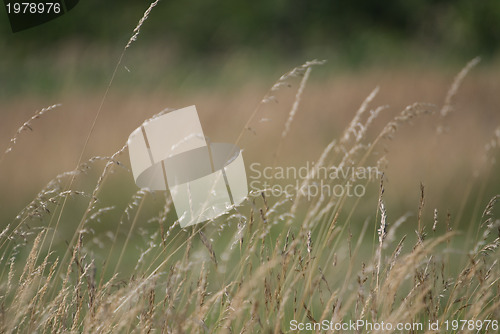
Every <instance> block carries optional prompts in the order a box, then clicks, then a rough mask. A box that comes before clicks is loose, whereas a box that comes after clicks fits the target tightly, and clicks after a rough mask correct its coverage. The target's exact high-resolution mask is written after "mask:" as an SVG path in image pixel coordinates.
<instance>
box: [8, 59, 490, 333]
mask: <svg viewBox="0 0 500 334" xmlns="http://www.w3.org/2000/svg"><path fill="white" fill-rule="evenodd" d="M310 65H312V64H306V65H305V66H303V67H299V68H297V69H295V70H294V71H292V74H293V75H292V76H291V77H285V78H282V79H280V80H279V81H278V83H279V82H287V83H289V84H291V85H292V87H298V88H299V91H303V90H304V88H305V87H306V81H305V80H303V79H301V77H302V76H303V75H304V74H306V75H309V74H310V71H311V68H312V67H310ZM317 69H318V68H314V70H317ZM314 70H313V72H314ZM297 77H298V78H297ZM305 79H306V80H307V76H306V77H305ZM301 80H302V82H301ZM279 86H281V85H279ZM285 86H286V85H285ZM314 87H315V86H313V89H312V91H314ZM452 87H453V86H452ZM307 88H309V89H311V87H307ZM282 89H288V88H282V87H279V88H278V89H276V90H273V89H271V90H270V91H269V92H268V93H267V94H266V95H265V98H264V99H263V100H262V101H261V103H255V104H256V105H257V109H256V110H255V111H254V112H252V113H250V114H251V115H250V117H249V118H247V120H248V121H247V122H246V124H243V126H241V127H240V128H242V129H243V130H241V131H240V136H237V137H236V138H237V139H236V140H235V141H237V142H239V144H240V145H246V144H245V143H247V142H251V141H253V140H254V138H259V137H262V136H264V137H265V133H266V131H267V129H265V128H262V129H261V128H258V126H259V123H262V122H259V120H260V119H261V117H263V116H262V114H263V113H264V114H265V113H267V115H269V113H270V111H271V110H272V109H273V108H276V104H275V103H274V102H273V101H274V98H271V96H276V99H277V100H279V102H280V103H279V104H285V105H287V106H288V111H287V112H282V115H278V116H280V117H276V119H275V120H273V122H274V125H273V132H274V133H276V132H277V133H278V135H277V137H278V138H280V137H281V138H282V139H283V142H280V141H279V140H278V141H276V140H275V141H274V143H275V144H274V145H270V143H269V145H268V147H271V146H273V147H274V148H273V149H272V150H274V151H272V153H274V155H273V154H271V159H275V160H276V159H278V157H282V155H284V154H286V153H283V152H284V149H285V147H286V145H287V144H288V141H287V140H288V138H289V137H293V136H294V135H295V136H297V134H296V133H294V131H293V129H295V127H296V126H297V125H299V124H300V125H302V127H306V126H311V125H306V124H307V123H306V121H305V120H304V119H303V120H302V121H299V119H300V116H301V113H300V112H298V111H299V110H300V108H303V107H300V106H299V105H298V103H299V102H300V103H305V102H306V99H307V97H306V96H307V94H304V93H302V94H304V95H301V94H296V93H295V92H293V93H292V94H291V96H292V98H291V101H292V102H293V103H291V104H290V103H288V104H287V103H286V101H287V97H286V92H285V95H284V96H280V95H279V94H280V93H281V90H282ZM376 94H377V90H375V91H373V93H372V94H371V95H369V96H368V98H367V99H366V100H365V103H363V104H362V105H361V107H360V108H359V109H358V111H357V112H356V113H355V114H354V117H353V121H352V122H350V123H349V122H347V123H345V124H347V127H346V128H345V130H344V131H342V132H340V131H338V132H336V133H332V134H331V136H330V138H331V139H333V140H332V141H331V142H330V144H328V145H326V148H325V149H324V150H323V152H320V154H318V157H317V158H316V159H315V161H316V165H317V166H339V165H346V166H347V165H349V166H364V165H366V164H368V163H377V164H378V165H379V166H380V168H381V170H383V171H384V173H385V174H383V175H384V176H381V179H380V185H379V186H377V185H368V186H369V187H371V189H372V190H374V191H372V192H371V193H369V194H368V195H367V196H366V197H363V198H349V197H347V196H344V197H340V198H339V197H316V198H313V199H312V200H307V199H306V198H304V196H300V195H298V196H295V197H281V198H268V197H266V196H264V195H261V194H259V193H256V194H255V193H254V195H253V196H250V197H249V198H248V200H247V201H246V202H245V203H244V205H242V206H241V207H239V208H238V209H237V210H236V211H234V212H231V213H230V214H228V215H225V216H223V217H220V218H217V219H216V220H215V221H210V222H207V223H204V224H202V225H197V226H194V227H191V228H188V229H184V230H182V229H180V228H179V227H178V225H177V223H176V221H175V215H174V214H173V212H172V211H173V210H172V203H171V201H170V200H168V198H165V196H164V195H162V194H158V193H156V194H155V193H151V192H149V191H147V190H139V191H137V192H136V193H133V191H132V195H131V197H130V200H129V201H128V204H126V203H123V198H122V197H117V196H116V195H114V196H111V195H109V193H111V194H113V192H116V191H120V192H123V191H125V192H128V191H130V189H133V188H132V187H126V186H124V185H123V184H122V185H120V183H123V182H129V183H130V181H124V180H127V178H130V177H129V176H128V171H127V168H126V167H125V166H126V165H127V164H126V163H122V162H120V161H123V160H126V155H125V154H123V153H124V152H125V151H126V146H125V147H123V148H122V149H120V150H118V151H117V152H116V153H115V154H113V155H110V156H109V157H99V156H96V157H93V158H90V160H88V161H87V162H85V163H83V164H81V165H80V166H79V167H78V168H77V169H75V170H73V171H72V172H69V173H65V174H62V175H60V176H58V177H57V178H56V179H54V180H53V181H52V182H50V183H49V184H48V185H47V186H46V187H45V188H44V189H43V190H42V191H41V192H40V193H39V194H38V195H37V196H36V198H35V199H34V200H33V201H32V202H31V203H30V204H29V205H28V206H26V208H25V209H23V210H22V211H21V212H20V213H19V215H18V217H17V218H16V219H14V220H13V221H11V223H10V224H9V225H8V226H6V227H5V229H4V230H3V232H2V233H1V236H0V238H1V239H0V248H1V250H2V256H1V261H2V263H3V268H4V269H3V271H2V274H1V276H0V282H1V285H0V287H1V305H2V308H1V316H0V326H1V328H2V332H6V333H13V332H40V333H52V332H85V333H95V332H98V333H122V332H133V333H135V332H138V333H139V332H141V333H142V332H145V333H149V332H165V333H193V332H194V333H198V332H199V333H205V332H216V333H219V332H221V333H225V332H228V333H235V332H238V333H239V332H248V333H254V332H276V333H280V332H285V333H286V332H291V331H292V330H293V327H292V326H291V323H290V321H291V320H296V321H298V322H301V323H309V324H310V325H312V326H313V325H314V324H324V322H323V321H328V322H330V321H332V322H333V323H340V322H348V321H349V320H351V321H357V320H365V321H368V322H371V323H381V322H382V321H383V322H384V323H392V324H396V323H407V324H410V323H422V324H423V325H424V326H427V324H428V322H429V321H430V322H434V321H440V323H441V324H443V323H444V322H445V321H446V320H448V321H451V320H463V319H466V320H474V321H476V320H498V319H499V318H500V314H499V311H498V310H499V309H500V295H499V288H500V281H499V279H498V277H500V267H499V264H498V262H497V259H498V246H499V244H500V241H499V240H500V239H499V238H500V220H499V219H498V218H497V217H498V216H496V215H495V212H496V211H498V210H497V208H496V201H497V199H498V197H493V198H492V199H491V200H490V201H489V198H487V197H486V195H487V194H488V191H491V190H492V189H490V188H488V187H479V188H474V187H475V185H473V187H472V188H471V190H470V193H469V194H467V196H463V197H462V199H464V201H466V202H465V203H464V202H462V203H459V204H458V209H459V210H460V209H463V210H469V208H470V207H469V206H468V203H467V201H477V203H479V204H480V206H481V207H482V208H484V209H480V210H479V211H477V210H476V211H477V212H473V213H472V214H471V215H470V216H468V217H469V218H470V224H471V225H470V226H471V229H470V231H469V233H467V235H466V236H465V237H464V236H463V235H461V234H460V228H461V227H463V226H462V225H460V224H459V223H458V219H460V217H457V215H458V213H457V212H455V210H453V209H449V208H447V207H441V206H439V205H440V204H439V203H435V202H433V201H432V200H429V197H428V193H429V192H431V193H432V191H438V190H439V189H438V186H441V185H443V183H440V184H436V185H435V184H433V183H429V182H426V184H427V186H425V187H424V186H423V185H421V189H420V191H419V190H418V187H414V189H413V191H412V193H414V194H415V196H413V194H409V193H408V190H407V189H405V187H410V186H409V184H411V182H416V181H415V180H411V182H409V183H408V184H405V185H401V187H398V185H396V186H394V185H392V186H391V190H388V189H389V188H388V187H387V184H390V183H391V182H393V181H392V180H391V177H392V174H391V170H390V168H385V169H382V168H384V166H386V163H387V162H386V158H387V157H388V156H390V155H389V154H390V151H391V150H392V149H393V148H394V147H397V145H398V142H399V141H402V142H403V143H399V145H403V144H404V145H406V146H405V148H406V150H411V152H413V153H414V154H415V152H418V150H419V149H426V147H425V145H428V143H429V141H428V140H427V141H423V142H422V141H420V140H418V141H414V140H410V139H406V142H405V139H404V137H405V136H404V135H402V134H401V131H409V130H408V129H409V125H408V123H411V122H415V123H416V122H419V121H420V118H421V117H424V118H425V117H429V118H431V117H434V120H433V122H432V123H431V127H430V128H431V129H430V130H428V131H426V132H425V134H426V135H429V136H430V135H431V134H433V133H435V132H436V131H437V130H438V128H437V126H443V127H444V126H449V124H450V123H448V122H447V120H446V119H441V118H440V117H443V116H450V115H441V116H440V114H439V110H451V106H452V105H451V104H450V103H451V99H445V98H443V101H445V104H444V107H443V108H440V107H439V105H438V106H434V105H430V104H426V103H415V104H411V105H409V106H408V107H405V108H403V109H402V112H401V113H399V114H397V115H396V116H394V117H393V119H392V120H390V121H388V122H386V125H385V126H382V127H379V129H378V133H377V132H376V131H373V130H372V128H373V127H377V124H379V123H378V122H377V120H379V118H378V117H379V116H380V115H381V113H382V112H384V111H385V110H386V108H376V107H372V104H373V103H374V101H375V100H376V99H377V97H376ZM457 97H460V95H457ZM299 99H303V100H300V101H299ZM269 101H271V102H269ZM283 101H285V103H283ZM447 103H448V104H447ZM301 106H302V104H301ZM61 108H62V107H61ZM280 108H281V106H280ZM284 108H285V107H284ZM277 110H278V111H276V112H275V113H276V114H277V113H278V112H279V110H280V109H279V108H278V109H277ZM285 110H286V108H285ZM370 110H372V111H371V112H370ZM55 112H56V110H54V111H53V113H55ZM436 114H437V115H436ZM36 115H37V114H36ZM271 115H273V114H271ZM302 115H303V113H302ZM45 116H49V115H45ZM45 116H44V117H45ZM309 116H310V115H309ZM50 117H54V118H55V116H54V115H53V114H52V115H50ZM137 117H138V116H137ZM436 117H437V119H436ZM47 118H48V117H47ZM138 118H139V119H140V117H138ZM279 119H281V120H282V121H281V131H278V130H277V124H280V121H279ZM340 119H342V118H340ZM40 121H41V120H40ZM114 124H116V125H117V129H118V128H119V126H120V127H122V128H123V129H121V131H124V132H125V131H129V129H128V128H129V125H128V123H127V125H126V126H123V124H120V122H114ZM451 124H456V123H454V122H451ZM226 125H227V124H226ZM34 126H35V125H33V124H31V123H30V124H29V127H34ZM42 126H43V125H42ZM215 126H216V125H214V124H211V125H210V126H209V128H212V127H215ZM294 126H295V127H294ZM24 127H26V124H24V125H23V126H22V127H21V129H23V128H24ZM108 129H109V125H108ZM108 131H109V130H108ZM117 131H118V130H117ZM260 131H262V133H264V134H261V133H260ZM448 131H452V130H448ZM207 132H209V131H207ZM334 132H335V131H334ZM283 134H285V135H283ZM406 135H408V133H406ZM18 136H22V132H20V134H19V133H18V134H16V137H15V138H16V141H17V140H18V139H19V138H17V137H18ZM439 136H442V135H437V137H435V138H440V137H439ZM489 136H490V139H489V140H485V141H484V144H488V146H487V149H486V150H485V151H483V152H482V154H483V157H484V158H485V159H484V160H483V161H482V162H481V164H480V166H479V167H478V169H477V170H478V173H480V175H477V177H476V179H477V180H478V182H486V184H487V183H488V182H490V183H492V185H493V187H494V186H495V185H497V184H498V179H497V178H496V175H495V174H494V173H493V171H494V168H495V164H494V161H493V160H492V159H493V158H494V157H495V156H497V155H498V152H497V149H498V147H499V144H500V136H499V130H498V128H497V130H496V132H494V131H492V132H491V133H490V134H489ZM26 137H29V136H28V135H26ZM96 137H97V138H99V139H101V140H104V139H111V138H110V137H109V135H106V134H99V129H97V128H96ZM238 138H240V139H241V140H239V139H238ZM247 138H250V139H247ZM309 138H311V145H312V144H313V143H314V141H313V140H314V139H313V135H312V133H311V134H309ZM401 138H403V139H401ZM80 139H81V138H80ZM122 139H123V138H122ZM245 140H247V141H245ZM265 140H266V141H269V140H270V139H268V138H265ZM300 140H301V141H304V139H303V137H302V138H301V139H300ZM76 141H77V140H76V139H75V142H76ZM117 141H118V140H117ZM123 141H124V140H122V142H123ZM118 142H119V141H118ZM67 143H69V144H68V145H72V144H70V143H71V141H68V142H67ZM271 143H272V142H271ZM460 143H462V142H460ZM18 144H19V146H21V145H22V144H21V143H18ZM314 144H316V143H314ZM110 145H111V144H110ZM260 145H262V144H260ZM457 145H458V144H457ZM19 146H16V147H13V150H12V152H9V153H8V155H6V156H5V158H4V159H5V160H6V161H8V159H10V158H12V157H13V156H14V152H16V150H17V149H21V150H22V149H23V148H24V147H19ZM74 146H75V147H78V145H76V143H75V144H74ZM120 146H121V145H117V146H116V147H120ZM422 146H423V147H422ZM91 147H93V146H91ZM324 147H325V145H324ZM482 147H484V145H482V146H481V147H479V148H478V149H480V148H482ZM9 148H10V146H9ZM101 149H102V148H101ZM251 149H252V146H249V148H247V150H246V151H245V154H247V153H249V152H250V151H251ZM304 149H307V150H310V148H304ZM279 150H283V151H279ZM264 151H265V150H263V149H261V150H259V152H257V153H254V154H255V156H259V155H260V154H261V152H262V154H265V153H266V152H264ZM301 154H303V155H304V156H307V153H305V152H301ZM311 154H312V153H311ZM247 156H248V158H247V159H248V160H250V161H252V160H251V159H253V158H254V155H252V154H248V155H247ZM247 156H246V157H247ZM406 156H408V155H406ZM14 159H15V157H14ZM289 159H291V158H289ZM293 159H298V157H293ZM101 160H104V161H105V162H106V163H105V166H104V168H102V169H101V172H98V171H99V161H101ZM291 160H292V159H291ZM262 161H266V160H265V159H264V158H263V159H262ZM267 161H271V160H267ZM271 162H272V161H271ZM6 163H7V162H3V164H4V165H3V166H2V168H5V164H6ZM391 163H392V162H389V166H390V165H391ZM442 168H443V169H442V170H441V171H440V172H441V173H443V172H449V173H454V172H457V170H456V169H454V168H453V164H452V163H450V165H444V166H443V167H442ZM30 171H31V173H33V172H34V171H37V168H34V167H33V166H31V169H30ZM27 172H29V171H27ZM402 174H403V175H405V176H406V177H407V178H410V177H412V174H411V171H405V173H402ZM464 174H465V173H464V172H461V171H459V173H458V175H457V176H459V177H460V176H463V175H464ZM92 175H95V176H94V178H92ZM70 180H73V181H72V182H71V183H70ZM417 180H418V179H417ZM303 182H305V183H306V184H307V183H310V182H313V181H311V180H307V179H306V180H304V181H303ZM332 182H338V181H332ZM70 184H71V187H70V186H69V185H70ZM410 188H411V187H410ZM429 188H430V189H431V190H429ZM436 188H437V189H436ZM394 191H398V193H397V194H396V196H398V197H401V196H406V194H408V195H407V196H408V197H416V201H415V203H414V205H413V207H412V208H411V209H414V214H413V215H404V216H402V217H401V218H399V219H397V217H398V215H396V214H393V211H394V212H396V211H398V208H397V205H396V204H394V203H395V201H394V200H392V199H390V198H389V195H390V193H391V192H394ZM107 193H108V195H106V194H107ZM452 199H453V198H452ZM113 201H115V203H113ZM488 201H489V202H488ZM110 202H111V203H110ZM73 206H74V208H73ZM366 207H368V208H370V209H369V210H367V209H366ZM393 207H395V208H394V210H393V209H392V208H393ZM429 207H430V209H429V211H430V212H431V213H432V214H431V215H426V214H425V210H426V209H427V208H429ZM70 208H72V209H70ZM411 209H410V211H412V210H411ZM448 209H449V212H448V213H445V212H446V210H448ZM406 210H408V208H406ZM120 212H122V213H120ZM113 213H115V214H113ZM362 221H364V223H363V222H362ZM68 225H69V226H68ZM401 225H403V227H401ZM404 226H406V228H405V227H404ZM398 228H401V230H404V233H403V234H402V233H400V232H398V231H397V230H396V229H398ZM68 229H69V231H70V232H68ZM412 230H415V231H416V235H415V234H413V233H411V231H412ZM408 233H411V234H408ZM370 234H372V237H370ZM67 237H69V238H70V240H69V239H65V238H67ZM455 240H456V242H455ZM464 240H465V241H464ZM65 244H66V245H65ZM464 245H465V246H467V247H466V248H464V247H463V246H464ZM460 246H462V247H460ZM370 254H371V255H370ZM474 324H475V323H474ZM474 326H475V325H474ZM326 332H334V331H333V330H331V331H330V330H327V331H326ZM336 332H349V330H344V331H342V330H341V331H336ZM359 332H361V333H364V332H368V331H367V330H364V329H360V330H359ZM374 332H376V331H374ZM385 332H387V331H385ZM389 332H391V331H389ZM409 332H410V331H409ZM415 332H426V333H427V332H428V333H431V332H433V331H432V330H429V329H428V328H425V329H424V330H422V331H418V330H417V331H415ZM462 332H464V333H466V332H476V328H475V327H474V328H472V329H468V327H467V328H465V329H464V330H463V331H462ZM482 332H489V333H494V332H496V330H494V329H493V328H492V327H490V329H489V330H483V331H482Z"/></svg>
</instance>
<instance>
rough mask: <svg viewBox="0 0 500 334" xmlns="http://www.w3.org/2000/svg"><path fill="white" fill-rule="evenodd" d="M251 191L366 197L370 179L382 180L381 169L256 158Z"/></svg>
mask: <svg viewBox="0 0 500 334" xmlns="http://www.w3.org/2000/svg"><path fill="white" fill-rule="evenodd" d="M249 170H250V171H249V175H248V179H249V180H248V181H249V189H250V193H254V194H261V193H262V194H264V195H265V196H267V197H281V196H298V195H300V196H303V197H305V198H307V199H308V200H311V199H313V198H315V197H318V196H327V197H339V198H340V197H344V196H347V197H363V196H364V195H365V194H366V186H367V184H368V183H370V182H378V180H379V179H380V171H379V169H378V168H377V167H375V166H369V167H364V166H358V167H353V166H330V167H326V166H318V165H316V164H315V163H314V162H309V161H307V162H306V164H305V165H303V166H300V167H295V166H272V167H271V166H264V165H262V164H261V163H259V162H254V163H252V164H251V165H250V167H249Z"/></svg>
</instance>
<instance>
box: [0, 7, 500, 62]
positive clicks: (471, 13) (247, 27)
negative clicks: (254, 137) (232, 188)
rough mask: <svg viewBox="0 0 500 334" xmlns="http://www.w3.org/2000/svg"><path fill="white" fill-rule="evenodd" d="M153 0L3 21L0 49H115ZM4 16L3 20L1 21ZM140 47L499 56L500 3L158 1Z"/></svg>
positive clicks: (182, 51) (209, 52) (195, 52)
mask: <svg viewBox="0 0 500 334" xmlns="http://www.w3.org/2000/svg"><path fill="white" fill-rule="evenodd" d="M149 4H150V1H132V0H121V1H116V0H115V1H110V0H108V1H80V3H79V5H78V6H76V7H75V8H74V9H73V10H72V11H70V12H69V13H68V14H66V15H63V16H62V17H60V18H58V19H56V20H54V21H52V22H49V23H47V24H45V25H43V26H39V27H35V28H32V29H29V30H27V31H23V32H20V33H16V34H12V32H11V31H10V27H9V25H8V23H7V20H5V21H4V22H3V23H2V24H1V25H0V26H1V27H0V29H1V30H0V47H1V48H2V49H4V50H5V49H6V48H9V54H10V55H11V56H12V57H18V56H23V55H24V54H26V53H32V52H34V51H35V50H38V51H40V50H43V49H52V48H54V47H55V46H57V45H60V44H61V43H66V42H68V41H71V42H77V43H83V44H84V45H87V44H97V45H101V44H102V45H107V46H109V45H110V44H111V46H114V45H115V44H114V43H118V44H117V45H123V43H124V42H126V40H127V39H128V38H129V37H130V35H131V32H132V29H133V28H134V27H135V25H136V24H137V21H138V20H139V18H140V17H141V15H142V13H143V12H144V10H145V9H146V8H147V7H148V6H149ZM3 15H4V17H5V18H6V15H5V14H3ZM139 38H140V40H141V42H146V43H153V44H161V45H164V46H165V47H168V48H169V49H171V50H172V52H173V53H175V54H177V55H179V56H182V57H186V56H189V57H200V56H202V57H210V56H218V55H220V54H225V53H229V52H239V51H241V50H251V51H252V52H260V51H265V52H270V53H273V54H278V55H279V56H285V57H296V56H303V55H304V52H305V51H304V50H314V51H315V52H316V54H318V55H319V56H321V54H322V52H323V51H326V50H334V52H336V53H339V54H346V55H348V56H349V57H352V58H353V59H354V61H356V60H357V59H358V58H359V60H361V61H362V60H363V59H365V58H366V57H369V56H370V55H371V53H372V52H373V51H374V50H377V49H380V50H384V48H386V49H387V48H388V47H389V48H395V49H397V50H400V51H401V52H407V53H412V52H415V50H426V51H427V52H428V53H431V54H434V53H437V54H444V55H457V54H458V55H459V57H460V58H463V59H469V58H470V57H471V56H475V55H478V54H480V55H482V56H483V57H486V58H488V57H489V56H493V55H495V54H496V53H497V52H498V50H499V47H500V1H498V0H478V1H472V0H405V1H398V0H388V1H383V2H377V1H370V0H353V1H338V0H334V1H332V0H312V1H306V0H288V1H285V0H273V1H269V0H254V1H234V0H219V1H206V0H186V1H172V0H162V1H160V3H159V4H158V6H157V7H156V8H155V9H154V10H153V12H152V13H151V15H150V18H149V19H148V21H147V22H146V24H145V25H144V27H143V29H142V31H141V35H140V37H139Z"/></svg>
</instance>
